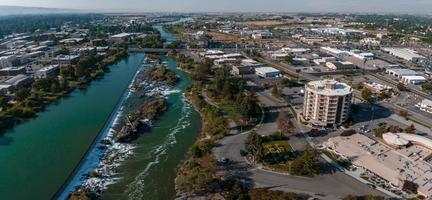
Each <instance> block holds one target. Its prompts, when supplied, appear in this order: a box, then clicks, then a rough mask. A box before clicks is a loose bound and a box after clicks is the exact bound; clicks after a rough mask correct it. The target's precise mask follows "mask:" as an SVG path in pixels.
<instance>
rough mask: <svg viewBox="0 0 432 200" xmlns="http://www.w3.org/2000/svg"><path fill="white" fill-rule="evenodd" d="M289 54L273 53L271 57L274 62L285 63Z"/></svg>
mask: <svg viewBox="0 0 432 200" xmlns="http://www.w3.org/2000/svg"><path fill="white" fill-rule="evenodd" d="M288 55H289V54H288V53H273V54H271V55H270V57H271V58H272V59H273V60H276V61H278V62H281V61H283V60H284V59H285V58H286V57H287V56H288Z"/></svg>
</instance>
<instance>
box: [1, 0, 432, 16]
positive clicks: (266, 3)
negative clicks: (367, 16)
mask: <svg viewBox="0 0 432 200" xmlns="http://www.w3.org/2000/svg"><path fill="white" fill-rule="evenodd" d="M0 5H15V6H31V7H51V8H71V9H85V10H93V11H117V12H368V13H374V12H386V13H389V12H390V13H410V14H432V0H0Z"/></svg>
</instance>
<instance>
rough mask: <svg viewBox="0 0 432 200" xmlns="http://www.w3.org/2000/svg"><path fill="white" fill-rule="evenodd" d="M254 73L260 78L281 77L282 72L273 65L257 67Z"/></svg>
mask: <svg viewBox="0 0 432 200" xmlns="http://www.w3.org/2000/svg"><path fill="white" fill-rule="evenodd" d="M255 74H256V75H258V76H260V77H262V78H279V77H282V73H281V72H280V71H279V70H277V69H275V68H273V67H257V68H255Z"/></svg>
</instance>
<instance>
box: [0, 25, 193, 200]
mask: <svg viewBox="0 0 432 200" xmlns="http://www.w3.org/2000/svg"><path fill="white" fill-rule="evenodd" d="M156 28H158V30H160V31H161V32H162V37H164V38H165V39H166V41H167V43H169V42H172V41H174V40H175V36H174V35H171V34H168V33H165V32H164V31H163V30H162V28H161V27H160V26H159V27H156ZM144 58H145V54H144V53H131V54H129V57H128V58H127V59H123V60H121V61H119V62H118V63H117V64H115V65H112V66H110V69H111V71H110V72H109V73H107V74H106V75H105V76H104V77H103V78H102V79H100V80H96V81H94V82H92V84H91V86H89V87H88V88H87V89H86V90H75V91H74V92H72V93H71V94H70V95H69V96H68V97H66V98H62V99H61V100H59V101H58V102H55V103H53V104H51V105H50V106H48V107H47V109H46V110H45V111H44V112H41V113H39V114H38V117H37V118H35V119H32V120H29V121H27V122H24V123H22V124H19V125H17V126H15V127H14V128H13V129H10V130H9V131H7V132H6V133H5V134H4V135H2V136H0V194H1V199H14V200H15V199H16V200H20V199H50V198H51V197H52V196H53V195H54V194H55V193H56V192H57V191H58V189H59V188H60V187H61V186H62V185H63V184H64V183H65V181H67V180H68V178H69V177H70V175H71V173H73V171H74V169H75V168H76V166H77V165H78V164H79V163H80V161H81V159H82V158H83V156H84V155H85V154H86V152H87V151H88V149H89V148H90V147H91V146H92V144H93V141H94V140H95V138H97V137H98V136H101V134H100V133H101V132H102V131H103V130H106V129H107V127H109V125H110V123H112V122H113V121H112V120H113V117H114V116H115V115H113V114H115V112H114V113H112V112H113V111H116V109H118V108H119V106H121V103H122V101H124V98H125V94H126V92H127V91H128V86H129V84H130V82H131V80H132V79H133V77H134V75H135V73H136V71H137V70H138V69H139V67H140V66H141V63H142V61H143V59H144ZM163 60H165V61H166V62H167V64H168V67H169V68H170V69H172V70H174V71H175V72H176V73H177V75H178V76H179V77H180V79H181V81H180V82H179V84H177V85H176V86H175V87H174V88H171V89H170V91H171V92H170V93H169V94H167V96H166V98H167V101H168V103H169V110H168V111H167V112H166V113H165V114H164V115H163V116H162V118H161V119H160V120H159V121H158V122H157V123H156V124H155V125H154V127H153V129H152V131H151V132H150V133H147V134H145V135H143V136H142V137H141V138H139V139H138V140H137V141H135V142H134V143H133V144H132V145H133V146H134V148H135V149H134V150H133V152H134V155H133V156H132V157H131V158H129V159H128V160H126V161H125V162H124V163H123V165H121V166H120V167H119V168H118V172H119V173H118V174H117V175H116V178H119V180H118V181H117V182H116V183H115V184H113V185H110V186H109V188H108V190H107V191H106V192H105V193H104V196H103V197H104V199H171V198H173V197H174V195H175V193H174V178H175V168H176V166H178V164H179V163H180V161H181V160H182V159H183V158H184V157H185V154H186V152H187V150H188V149H189V147H190V146H191V145H192V144H193V143H194V141H195V139H196V137H197V134H198V132H199V129H200V127H201V125H200V119H199V115H198V114H197V113H196V112H195V111H194V110H193V108H192V107H191V106H190V104H189V103H187V102H186V101H185V98H184V91H185V89H186V88H187V87H188V86H189V85H190V84H191V81H190V80H189V79H188V77H187V75H186V73H184V72H183V71H181V70H178V69H176V62H175V60H174V59H172V58H168V57H164V58H163ZM102 133H103V132H102ZM86 159H94V158H91V157H90V158H88V157H86ZM84 163H86V162H84ZM89 166H90V167H91V166H92V162H90V164H89V165H88V166H87V167H89ZM87 170H88V169H87ZM75 179H76V177H75Z"/></svg>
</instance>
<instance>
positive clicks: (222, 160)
mask: <svg viewBox="0 0 432 200" xmlns="http://www.w3.org/2000/svg"><path fill="white" fill-rule="evenodd" d="M228 162H229V159H228V158H225V157H222V158H221V159H219V163H220V164H227V163H228Z"/></svg>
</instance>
